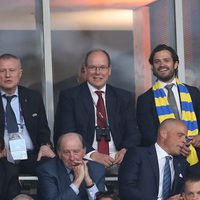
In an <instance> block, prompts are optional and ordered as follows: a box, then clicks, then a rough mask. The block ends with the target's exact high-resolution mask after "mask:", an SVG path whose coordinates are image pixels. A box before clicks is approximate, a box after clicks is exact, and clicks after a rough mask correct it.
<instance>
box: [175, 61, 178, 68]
mask: <svg viewBox="0 0 200 200" xmlns="http://www.w3.org/2000/svg"><path fill="white" fill-rule="evenodd" d="M178 64H179V63H178V61H176V62H175V63H174V69H178Z"/></svg>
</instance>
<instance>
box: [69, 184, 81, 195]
mask: <svg viewBox="0 0 200 200" xmlns="http://www.w3.org/2000/svg"><path fill="white" fill-rule="evenodd" d="M70 187H71V188H72V190H73V191H74V192H75V193H76V195H78V193H79V189H78V188H77V187H76V186H75V185H74V184H73V183H72V184H71V185H70Z"/></svg>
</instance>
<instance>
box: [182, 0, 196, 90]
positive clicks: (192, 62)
mask: <svg viewBox="0 0 200 200" xmlns="http://www.w3.org/2000/svg"><path fill="white" fill-rule="evenodd" d="M199 10H200V1H199V0H192V1H187V0H183V26H184V27H183V28H184V50H185V71H186V72H185V74H186V82H187V83H188V84H191V85H194V86H196V87H198V88H200V79H199V77H200V70H199V69H200V66H199V63H200V56H199V55H200V24H199V20H198V19H199V18H200V12H199Z"/></svg>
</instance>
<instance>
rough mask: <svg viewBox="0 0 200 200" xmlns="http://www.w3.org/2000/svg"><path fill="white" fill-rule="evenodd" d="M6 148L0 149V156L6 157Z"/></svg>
mask: <svg viewBox="0 0 200 200" xmlns="http://www.w3.org/2000/svg"><path fill="white" fill-rule="evenodd" d="M6 154H7V153H6V149H5V148H4V149H3V150H2V151H0V158H3V157H6Z"/></svg>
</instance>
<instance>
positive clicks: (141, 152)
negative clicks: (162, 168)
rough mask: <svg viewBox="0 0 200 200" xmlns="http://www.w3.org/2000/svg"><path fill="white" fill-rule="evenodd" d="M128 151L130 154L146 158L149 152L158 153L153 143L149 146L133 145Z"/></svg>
mask: <svg viewBox="0 0 200 200" xmlns="http://www.w3.org/2000/svg"><path fill="white" fill-rule="evenodd" d="M127 153H128V154H129V155H135V156H139V157H141V158H146V155H147V154H149V153H150V154H154V153H156V150H155V146H154V145H151V146H148V147H144V146H137V147H132V148H130V149H128V151H127Z"/></svg>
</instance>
